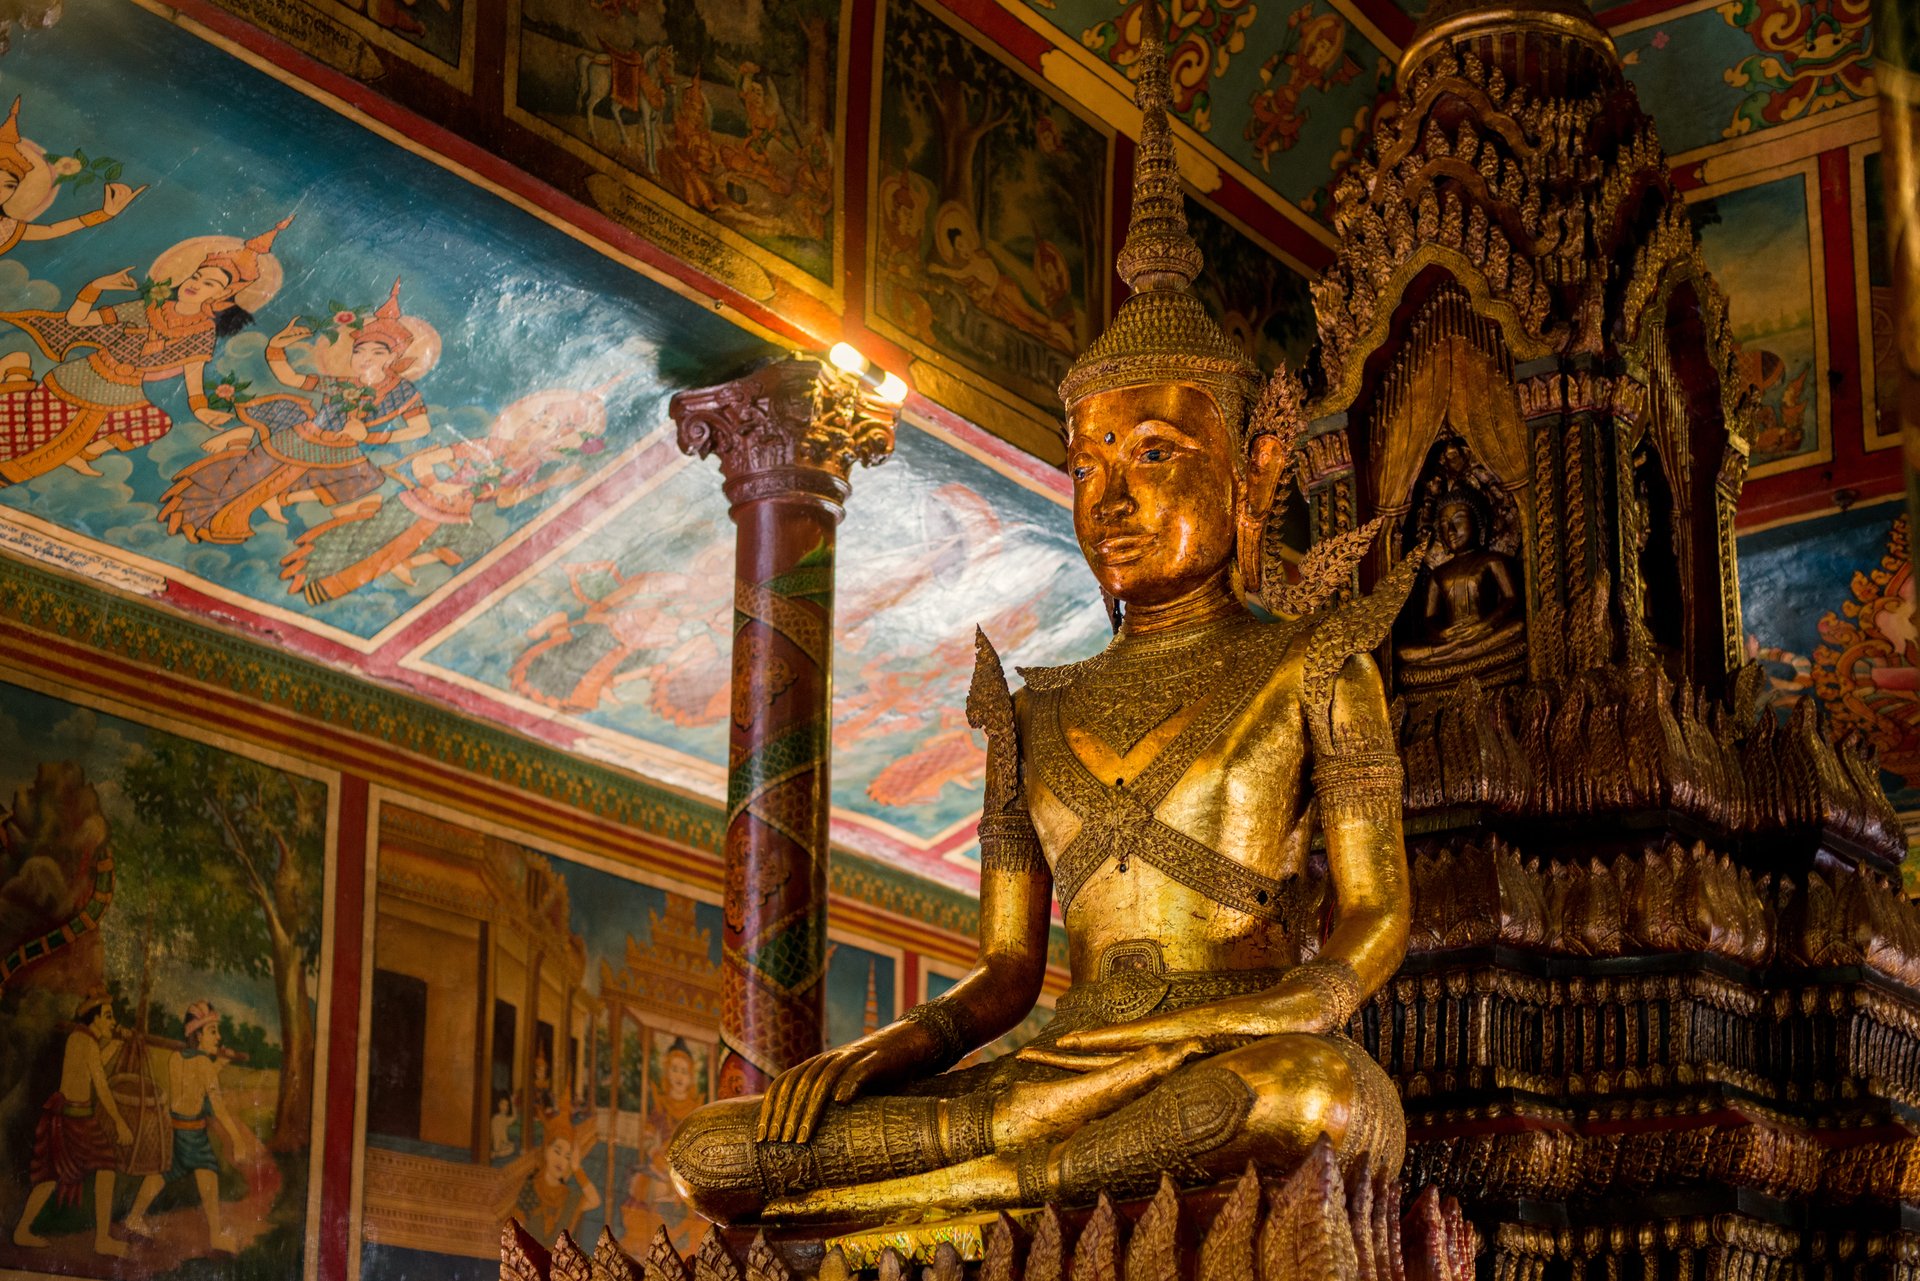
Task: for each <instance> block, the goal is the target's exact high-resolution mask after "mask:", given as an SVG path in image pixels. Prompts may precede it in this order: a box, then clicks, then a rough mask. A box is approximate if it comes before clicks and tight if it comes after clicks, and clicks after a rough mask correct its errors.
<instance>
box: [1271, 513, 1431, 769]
mask: <svg viewBox="0 0 1920 1281" xmlns="http://www.w3.org/2000/svg"><path fill="white" fill-rule="evenodd" d="M1380 525H1381V519H1378V518H1377V519H1375V520H1371V521H1369V522H1367V523H1366V524H1365V525H1362V526H1361V527H1360V528H1359V529H1355V530H1350V531H1348V532H1347V533H1345V534H1341V535H1339V536H1338V537H1335V538H1331V539H1328V540H1327V541H1326V542H1324V543H1319V544H1316V545H1315V546H1314V548H1313V551H1311V552H1309V553H1308V554H1307V556H1306V558H1305V559H1304V560H1303V561H1302V562H1301V581H1300V582H1299V584H1297V586H1298V587H1299V588H1300V589H1302V591H1305V590H1307V589H1310V588H1311V589H1314V590H1316V591H1319V592H1321V593H1322V594H1320V595H1319V598H1318V599H1317V600H1314V601H1312V602H1311V603H1312V605H1313V608H1314V609H1315V611H1316V612H1317V616H1316V617H1313V618H1312V619H1310V621H1309V624H1308V636H1307V652H1306V658H1305V662H1304V663H1303V667H1302V671H1301V677H1300V702H1301V706H1302V710H1303V711H1304V712H1305V715H1306V720H1307V730H1308V733H1309V734H1311V735H1312V738H1313V746H1314V750H1315V751H1316V752H1320V753H1326V752H1329V751H1331V750H1332V745H1333V725H1332V721H1333V683H1334V680H1335V678H1336V677H1338V676H1339V675H1340V669H1341V668H1343V667H1345V666H1346V665H1347V660H1348V659H1350V658H1352V657H1353V656H1354V655H1356V654H1365V653H1367V652H1368V651H1370V650H1373V649H1376V648H1378V647H1379V646H1380V644H1381V643H1382V642H1383V641H1385V640H1386V638H1387V633H1388V632H1389V631H1391V630H1392V628H1393V622H1394V619H1396V618H1398V617H1399V616H1400V609H1401V607H1402V606H1403V605H1405V604H1406V603H1407V596H1408V595H1409V594H1410V593H1411V592H1412V591H1413V581H1414V577H1415V575H1416V574H1417V573H1418V572H1419V569H1420V564H1421V562H1422V561H1423V560H1424V559H1425V557H1426V552H1427V548H1426V544H1425V542H1424V541H1423V542H1421V543H1420V544H1419V545H1418V546H1416V547H1414V548H1413V549H1412V550H1411V551H1409V552H1408V553H1407V554H1406V555H1405V556H1403V557H1401V558H1400V560H1399V562H1398V563H1396V564H1395V565H1394V566H1393V567H1392V568H1391V569H1389V570H1388V571H1387V573H1386V574H1385V576H1383V577H1382V578H1381V579H1380V581H1379V582H1377V583H1375V584H1374V588H1373V590H1372V591H1370V592H1367V593H1365V594H1364V595H1357V596H1350V597H1348V598H1347V599H1345V600H1341V601H1338V602H1337V603H1334V604H1331V605H1328V604H1327V602H1328V600H1329V598H1331V597H1332V596H1333V595H1334V594H1335V593H1336V592H1337V591H1338V589H1339V587H1340V586H1344V585H1345V584H1346V583H1348V582H1351V581H1352V577H1351V576H1352V573H1353V567H1354V566H1355V565H1356V564H1358V563H1359V561H1360V558H1361V557H1362V556H1364V555H1366V553H1367V550H1368V548H1369V547H1371V546H1372V543H1373V539H1374V536H1375V535H1376V534H1377V533H1378V532H1379V528H1380ZM1322 548H1325V549H1326V552H1325V554H1324V555H1323V556H1320V557H1318V560H1319V563H1318V564H1316V563H1314V562H1315V561H1316V555H1315V554H1316V553H1320V552H1321V549H1322Z"/></svg>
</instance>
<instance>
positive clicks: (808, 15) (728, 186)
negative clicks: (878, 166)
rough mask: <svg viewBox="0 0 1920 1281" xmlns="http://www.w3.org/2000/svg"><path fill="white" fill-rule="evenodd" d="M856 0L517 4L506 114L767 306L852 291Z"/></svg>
mask: <svg viewBox="0 0 1920 1281" xmlns="http://www.w3.org/2000/svg"><path fill="white" fill-rule="evenodd" d="M851 4H852V0H755V3H752V4H741V3H739V0H618V2H617V3H609V4H594V5H585V4H577V3H574V2H573V0H511V2H510V4H509V7H508V16H507V62H506V76H505V93H506V101H505V111H506V115H507V118H508V119H510V120H512V121H514V122H515V123H516V124H520V125H523V126H525V127H526V128H528V129H529V130H531V131H533V133H535V134H536V135H538V136H539V137H541V138H543V139H545V140H546V141H547V142H549V143H551V144H552V145H553V146H555V147H558V148H559V149H561V150H562V151H564V152H566V153H568V154H569V155H571V156H574V157H576V158H577V159H578V160H580V161H582V162H584V163H586V164H587V165H589V166H591V167H592V168H593V169H594V170H595V171H596V172H595V176H594V177H592V178H589V179H588V184H587V186H588V192H589V194H590V195H591V197H592V199H593V202H594V203H595V204H596V205H598V206H599V207H600V209H601V211H602V212H603V213H606V214H607V215H608V216H609V217H612V218H613V219H614V220H615V221H617V222H622V223H626V224H628V225H630V226H632V227H633V229H634V230H636V231H638V232H640V233H641V234H642V235H645V236H647V237H648V238H649V239H651V240H653V241H655V242H656V243H657V244H659V245H660V246H661V247H662V248H664V249H666V250H667V251H668V252H670V253H673V254H675V255H676V256H678V257H681V258H683V259H684V260H685V261H687V262H688V263H689V264H690V265H692V266H694V267H696V268H699V269H700V270H703V271H706V272H708V274H710V275H713V276H714V277H715V278H716V279H718V280H720V281H722V282H723V283H725V284H728V285H731V286H732V287H734V288H736V289H739V290H740V291H741V292H742V293H744V294H747V295H748V296H749V297H753V298H756V299H760V300H762V301H764V300H765V299H767V298H770V297H772V295H773V289H772V286H771V283H770V282H767V280H766V273H768V272H771V273H772V274H773V275H775V276H778V277H779V278H780V279H781V280H783V281H787V282H789V283H791V284H793V285H794V286H795V287H797V288H799V289H801V290H803V291H804V292H806V293H808V294H811V295H813V296H814V297H816V298H820V299H823V300H825V301H827V302H829V303H831V304H832V305H834V306H836V307H837V306H838V305H839V302H840V297H841V293H840V289H841V276H842V272H841V264H842V255H843V229H844V223H845V211H844V210H843V209H842V208H841V197H840V190H841V186H842V184H841V176H842V174H843V172H844V169H845V159H844V153H845V147H844V143H845V134H846V94H845V93H844V92H843V91H842V85H841V78H842V75H843V73H844V69H845V68H846V66H847V43H848V34H849V29H850V26H851V23H850V21H849V16H850V13H851Z"/></svg>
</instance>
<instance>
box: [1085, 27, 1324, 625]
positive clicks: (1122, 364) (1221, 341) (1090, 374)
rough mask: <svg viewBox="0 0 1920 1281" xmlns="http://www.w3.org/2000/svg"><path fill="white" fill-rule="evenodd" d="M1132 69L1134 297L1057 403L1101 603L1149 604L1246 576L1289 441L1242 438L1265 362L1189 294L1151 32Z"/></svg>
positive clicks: (1163, 94) (1130, 272)
mask: <svg viewBox="0 0 1920 1281" xmlns="http://www.w3.org/2000/svg"><path fill="white" fill-rule="evenodd" d="M1139 66H1140V68H1141V70H1140V77H1139V81H1138V88H1137V91H1136V93H1137V99H1138V101H1139V103H1140V107H1141V112H1142V122H1141V132H1140V149H1139V151H1138V153H1137V155H1138V160H1137V162H1136V166H1135V169H1134V186H1133V214H1132V219H1131V223H1130V225H1129V227H1128V230H1127V240H1126V244H1125V245H1124V246H1122V248H1121V250H1120V254H1119V260H1118V263H1117V266H1118V268H1119V272H1120V276H1121V278H1122V279H1123V280H1125V281H1126V283H1127V285H1128V286H1129V287H1130V288H1131V290H1132V291H1133V292H1132V294H1131V295H1130V296H1129V297H1128V298H1127V300H1126V301H1125V302H1124V303H1122V304H1121V306H1120V310H1119V312H1118V314H1116V315H1115V316H1114V318H1113V323H1112V324H1111V325H1109V326H1108V327H1107V330H1106V332H1105V333H1103V334H1102V335H1101V336H1100V337H1099V338H1097V339H1096V340H1095V341H1094V342H1093V344H1092V345H1091V346H1089V347H1088V348H1087V350H1086V351H1085V352H1084V353H1082V354H1081V356H1080V358H1079V359H1078V360H1077V361H1075V362H1074V365H1073V368H1072V369H1071V370H1069V371H1068V373H1067V376H1066V378H1065V379H1064V380H1063V381H1062V382H1061V384H1060V399H1061V400H1062V401H1063V402H1064V403H1065V405H1066V411H1067V416H1066V427H1067V468H1068V471H1069V472H1070V474H1071V475H1072V477H1073V524H1074V532H1075V534H1076V535H1077V536H1078V538H1079V541H1080V550H1081V552H1082V553H1083V554H1084V555H1085V556H1086V558H1087V565H1088V567H1089V568H1091V569H1092V570H1093V576H1094V578H1095V579H1097V580H1098V581H1099V583H1100V586H1101V589H1102V590H1103V591H1105V592H1106V594H1107V595H1108V596H1111V597H1113V598H1115V599H1117V600H1121V601H1124V602H1126V603H1127V604H1130V605H1155V604H1160V603H1163V602H1165V601H1169V600H1173V599H1175V598H1177V597H1179V596H1182V595H1184V594H1186V593H1187V592H1189V591H1191V590H1193V589H1194V588H1197V587H1199V586H1202V585H1203V584H1205V583H1206V582H1207V581H1208V580H1210V579H1213V578H1216V577H1218V576H1219V575H1221V574H1222V573H1224V572H1229V571H1230V570H1231V568H1232V567H1234V566H1236V565H1238V566H1239V567H1240V569H1241V571H1242V574H1243V577H1246V576H1248V575H1255V576H1257V573H1258V564H1259V550H1260V549H1259V547H1258V542H1259V540H1260V537H1261V532H1262V531H1263V530H1264V528H1265V524H1266V516H1267V513H1268V511H1269V509H1270V508H1271V507H1272V503H1273V495H1274V491H1275V488H1276V483H1277V481H1278V478H1279V475H1280V472H1281V470H1282V468H1283V467H1284V466H1285V463H1286V454H1287V453H1288V450H1287V449H1286V448H1285V447H1283V445H1282V442H1281V441H1280V440H1279V439H1278V438H1277V437H1276V436H1274V435H1273V434H1272V433H1269V432H1254V433H1249V431H1248V428H1247V421H1248V409H1249V406H1250V405H1251V404H1252V402H1253V398H1254V395H1255V393H1256V392H1257V391H1258V389H1259V387H1260V371H1259V370H1258V368H1256V367H1255V366H1254V364H1253V363H1252V361H1250V360H1248V359H1247V356H1246V353H1245V352H1243V351H1242V350H1241V349H1240V347H1239V346H1237V345H1236V344H1235V343H1234V342H1233V341H1232V340H1230V339H1229V338H1228V337H1227V336H1226V335H1225V334H1224V333H1222V332H1221V330H1220V326H1219V325H1217V324H1216V323H1214V320H1213V318H1212V317H1211V316H1209V315H1208V314H1207V311H1206V308H1205V307H1203V306H1202V305H1201V303H1200V300H1199V299H1198V298H1197V297H1195V296H1194V294H1193V291H1192V288H1191V286H1192V282H1193V279H1194V277H1195V276H1196V275H1198V274H1199V271H1200V267H1201V258H1200V249H1199V246H1197V245H1195V244H1194V242H1193V238H1192V237H1191V236H1190V235H1189V234H1188V232H1187V219H1186V212H1185V209H1184V207H1183V198H1182V196H1181V192H1180V175H1179V166H1178V162H1177V160H1176V158H1175V156H1174V151H1173V136H1172V134H1171V132H1170V130H1169V128H1168V125H1167V111H1166V108H1167V101H1168V98H1169V93H1168V84H1167V66H1166V52H1165V47H1164V45H1163V44H1162V42H1161V40H1160V38H1159V35H1158V33H1157V32H1156V31H1153V30H1151V29H1150V30H1149V31H1148V33H1147V37H1146V39H1145V40H1143V42H1142V44H1141V51H1140V57H1139ZM1249 544H1252V545H1251V546H1250V545H1249ZM1236 552H1238V553H1239V554H1238V556H1237V557H1236ZM1255 585H1256V584H1254V583H1252V582H1248V583H1246V586H1248V587H1253V586H1255Z"/></svg>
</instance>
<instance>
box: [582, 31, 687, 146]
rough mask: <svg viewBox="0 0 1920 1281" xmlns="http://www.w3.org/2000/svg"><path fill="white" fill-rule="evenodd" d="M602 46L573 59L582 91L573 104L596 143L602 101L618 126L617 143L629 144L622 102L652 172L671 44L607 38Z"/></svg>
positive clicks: (670, 67) (669, 77) (668, 76)
mask: <svg viewBox="0 0 1920 1281" xmlns="http://www.w3.org/2000/svg"><path fill="white" fill-rule="evenodd" d="M600 49H601V52H599V53H597V54H596V53H582V54H581V55H580V56H579V57H578V58H577V59H575V60H574V72H575V77H576V79H577V80H578V81H579V86H580V92H579V96H578V98H577V100H576V101H577V105H578V108H579V111H580V114H581V115H583V116H585V117H586V118H587V138H588V140H589V141H590V142H594V143H598V142H599V140H600V135H599V131H598V126H599V123H600V117H599V114H598V113H599V110H600V104H601V103H603V102H604V103H606V104H607V114H609V115H611V116H612V117H613V124H614V128H616V129H618V130H619V131H620V145H621V146H623V147H625V146H629V145H630V143H629V140H628V138H627V122H626V121H625V120H624V119H623V118H622V117H621V115H620V111H621V108H623V107H624V108H625V109H626V110H628V111H631V112H634V113H636V114H637V115H638V116H639V118H640V131H641V137H642V139H643V142H644V148H645V154H646V159H647V172H648V173H654V172H656V170H655V168H654V157H655V153H656V151H657V149H658V147H659V136H660V119H661V114H662V113H663V112H664V111H665V110H666V106H667V88H668V86H669V85H670V84H671V83H672V81H673V47H672V46H671V45H655V46H654V47H653V48H651V49H649V50H647V51H646V52H645V53H638V52H634V51H632V50H622V49H615V48H613V47H612V46H611V45H609V44H607V43H606V42H605V41H601V43H600Z"/></svg>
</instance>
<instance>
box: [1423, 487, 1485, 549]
mask: <svg viewBox="0 0 1920 1281" xmlns="http://www.w3.org/2000/svg"><path fill="white" fill-rule="evenodd" d="M1433 524H1434V530H1435V532H1436V533H1437V534H1438V535H1439V537H1440V545H1441V546H1442V547H1444V548H1446V549H1447V551H1448V553H1450V554H1452V555H1458V554H1460V553H1461V552H1463V551H1466V550H1467V549H1468V548H1470V547H1478V546H1479V545H1480V514H1479V513H1478V512H1477V511H1475V510H1474V505H1473V500H1472V499H1470V498H1468V497H1467V496H1466V495H1465V494H1460V493H1453V494H1447V495H1445V496H1444V497H1442V498H1441V499H1440V503H1439V506H1438V507H1437V508H1436V509H1435V511H1434V514H1433Z"/></svg>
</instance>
